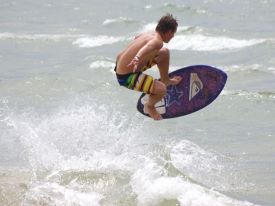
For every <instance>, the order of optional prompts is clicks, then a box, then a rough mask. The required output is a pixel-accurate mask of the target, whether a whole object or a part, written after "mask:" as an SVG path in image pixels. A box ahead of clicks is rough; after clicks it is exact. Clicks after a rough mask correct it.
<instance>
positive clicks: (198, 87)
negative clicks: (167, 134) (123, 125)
mask: <svg viewBox="0 0 275 206" xmlns="http://www.w3.org/2000/svg"><path fill="white" fill-rule="evenodd" d="M175 75H176V76H181V77H182V81H181V82H180V83H179V84H178V85H175V86H168V87H167V94H166V96H165V97H164V98H163V99H162V100H161V101H160V102H158V103H157V104H156V105H155V106H156V109H157V111H158V112H159V113H160V114H161V115H162V117H163V118H164V119H168V118H174V117H179V116H183V115H187V114H190V113H193V112H196V111H198V110H200V109H202V108H204V107H205V106H207V105H209V104H210V103H211V102H213V101H214V100H215V99H216V98H217V96H218V95H219V94H220V93H221V91H222V90H223V87H224V85H225V83H226V80H227V75H226V73H224V72H223V71H221V70H220V69H217V68H214V67H211V66H207V65H194V66H188V67H184V68H182V69H179V70H176V71H174V72H171V73H170V74H169V76H170V77H173V76H175ZM147 100H148V95H146V94H144V93H143V94H142V95H141V96H140V98H139V100H138V103H137V109H138V111H139V112H140V113H142V114H144V115H146V116H149V115H148V114H146V113H145V112H144V110H143V108H144V106H143V105H144V104H145V103H146V102H147Z"/></svg>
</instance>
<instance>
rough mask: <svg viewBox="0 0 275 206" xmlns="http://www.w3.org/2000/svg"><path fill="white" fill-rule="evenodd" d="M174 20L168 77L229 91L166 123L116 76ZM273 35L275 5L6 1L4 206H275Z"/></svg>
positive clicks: (0, 108) (0, 118)
mask: <svg viewBox="0 0 275 206" xmlns="http://www.w3.org/2000/svg"><path fill="white" fill-rule="evenodd" d="M168 12H169V13H172V14H173V15H174V16H175V17H176V18H177V19H178V22H179V28H178V32H177V34H176V35H175V38H174V39H173V40H172V41H171V42H170V43H169V44H168V45H165V46H167V47H168V48H169V49H170V51H171V62H170V64H171V67H170V70H171V71H173V70H176V69H179V68H181V67H184V66H188V65H194V64H208V65H212V66H215V67H218V68H220V69H222V70H224V71H225V72H226V73H227V74H228V82H227V84H226V86H225V89H224V91H223V92H222V94H221V95H220V96H219V97H218V98H217V100H215V101H214V102H213V103H212V104H211V105H209V106H208V107H206V108H205V109H203V110H200V111H198V112H196V113H193V114H191V115H188V116H185V117H181V118H175V119H170V120H163V121H160V122H155V121H152V120H151V119H149V118H146V117H144V116H142V115H141V114H139V113H138V112H137V110H136V102H137V99H138V97H139V95H140V94H139V93H137V92H133V91H130V90H126V89H125V88H122V87H120V86H118V84H117V82H116V78H115V75H114V72H113V67H114V65H115V58H116V55H117V54H118V53H119V52H120V51H121V50H122V49H123V48H124V47H125V46H126V45H127V44H128V43H130V42H131V40H132V39H133V37H134V36H135V35H137V34H139V33H140V32H143V31H147V30H151V29H154V27H155V25H156V23H157V21H158V19H159V18H160V17H161V16H162V15H164V14H166V13H168ZM274 25H275V1H274V0H242V1H241V0H227V1H225V0H192V1H191V0H181V1H180V0H175V1H170V2H169V3H168V1H163V0H159V1H155V0H152V1H148V0H140V1H126V0H109V1H107V2H104V3H103V2H102V1H99V0H92V1H88V0H78V1H76V0H59V1H50V0H45V1H37V0H25V1H18V0H9V1H7V0H0V48H1V49H0V65H1V66H0V205H3V206H13V205H22V206H29V205H30V206H37V205H44V206H52V205H74V206H86V205H87V206H88V205H89V206H135V205H137V206H156V205H157V206H209V205H211V206H255V205H262V206H273V205H275V184H274V183H275V140H274V139H275V123H274V122H275V107H274V105H275V56H274V54H275V53H274V51H275V27H274ZM149 73H150V74H151V75H153V76H155V77H156V78H157V77H158V71H157V69H156V68H154V69H152V70H151V71H149Z"/></svg>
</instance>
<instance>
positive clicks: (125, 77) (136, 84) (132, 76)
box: [114, 60, 156, 94]
mask: <svg viewBox="0 0 275 206" xmlns="http://www.w3.org/2000/svg"><path fill="white" fill-rule="evenodd" d="M155 64H156V63H155V62H154V61H153V60H152V61H150V62H148V64H147V65H146V66H145V67H144V68H142V72H143V71H145V70H147V69H148V68H151V67H152V66H154V65H155ZM114 70H115V71H116V67H115V69H114ZM142 72H137V73H128V74H118V73H116V76H117V80H118V83H119V85H120V86H124V87H126V88H128V89H131V90H135V91H140V92H143V93H146V94H152V92H153V84H154V78H153V77H152V76H150V75H147V74H144V73H142Z"/></svg>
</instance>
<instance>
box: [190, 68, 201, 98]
mask: <svg viewBox="0 0 275 206" xmlns="http://www.w3.org/2000/svg"><path fill="white" fill-rule="evenodd" d="M202 89H203V84H202V81H201V80H200V78H199V77H198V74H196V73H191V74H190V86H189V101H191V100H192V99H193V98H194V97H195V96H196V95H197V94H198V93H199V92H200V91H201V90H202Z"/></svg>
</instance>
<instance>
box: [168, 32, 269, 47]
mask: <svg viewBox="0 0 275 206" xmlns="http://www.w3.org/2000/svg"><path fill="white" fill-rule="evenodd" d="M265 41H266V40H264V39H250V40H239V39H232V38H229V37H223V36H217V37H215V36H205V35H202V34H192V35H190V34H188V35H178V36H175V37H174V38H173V39H172V40H171V42H170V43H169V44H168V48H170V49H174V50H194V51H219V50H232V49H240V48H244V47H249V46H253V45H256V44H260V43H263V42H265Z"/></svg>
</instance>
